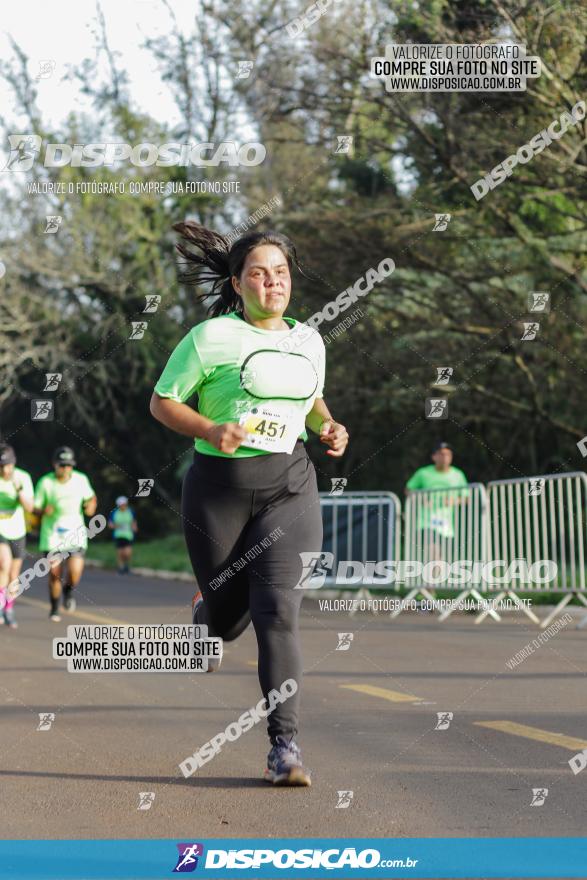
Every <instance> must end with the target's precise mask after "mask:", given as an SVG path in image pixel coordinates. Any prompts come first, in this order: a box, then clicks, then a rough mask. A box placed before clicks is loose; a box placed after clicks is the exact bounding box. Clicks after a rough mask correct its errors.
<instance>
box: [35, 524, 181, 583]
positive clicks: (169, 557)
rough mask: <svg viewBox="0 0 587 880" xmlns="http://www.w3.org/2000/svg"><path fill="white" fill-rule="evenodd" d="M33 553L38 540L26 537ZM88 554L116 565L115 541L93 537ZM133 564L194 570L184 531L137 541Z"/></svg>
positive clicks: (146, 566) (87, 556)
mask: <svg viewBox="0 0 587 880" xmlns="http://www.w3.org/2000/svg"><path fill="white" fill-rule="evenodd" d="M27 550H28V551H29V552H30V553H35V554H37V553H39V547H38V544H37V542H36V541H31V540H29V541H27ZM86 558H87V559H88V560H90V561H92V560H93V561H95V562H102V563H103V564H104V565H105V566H106V567H107V568H116V547H115V546H114V542H113V541H105V540H100V539H99V538H94V539H93V540H92V541H90V542H89V544H88V550H87V553H86ZM131 565H133V566H135V567H136V568H155V569H159V570H161V571H184V572H187V573H188V574H193V572H192V567H191V565H190V560H189V556H188V554H187V550H186V546H185V541H184V538H183V535H181V534H178V535H168V536H167V537H166V538H156V539H154V540H152V541H140V540H138V541H136V543H135V544H134V546H133V554H132V560H131Z"/></svg>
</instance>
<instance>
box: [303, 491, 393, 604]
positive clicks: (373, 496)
mask: <svg viewBox="0 0 587 880" xmlns="http://www.w3.org/2000/svg"><path fill="white" fill-rule="evenodd" d="M320 507H321V510H322V524H323V527H324V540H323V543H322V552H323V553H331V554H332V565H331V566H329V568H328V569H327V575H326V578H325V581H324V586H326V587H328V586H336V587H338V588H341V587H342V588H344V586H348V587H353V586H356V585H357V581H356V578H353V577H352V575H351V577H350V579H348V580H345V579H343V580H341V579H337V571H338V566H339V563H345V562H346V563H350V562H352V561H355V562H359V563H368V562H371V563H374V562H378V561H381V560H393V561H395V560H397V559H399V552H400V531H401V529H400V516H401V505H400V501H399V498H398V497H397V495H395V494H394V493H393V492H376V491H364V492H343V493H342V494H340V495H331V494H328V493H326V492H320ZM349 573H350V572H349ZM392 583H393V579H392V578H391V577H385V578H381V579H379V578H377V584H376V586H386V585H390V584H392ZM361 596H363V597H369V596H370V593H369V590H368V589H367V588H366V586H365V585H364V584H361V586H360V588H359V590H358V593H357V598H358V597H361Z"/></svg>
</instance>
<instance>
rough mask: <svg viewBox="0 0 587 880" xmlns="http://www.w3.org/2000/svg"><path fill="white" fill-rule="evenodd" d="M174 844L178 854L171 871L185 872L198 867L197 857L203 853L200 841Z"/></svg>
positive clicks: (176, 872) (175, 872)
mask: <svg viewBox="0 0 587 880" xmlns="http://www.w3.org/2000/svg"><path fill="white" fill-rule="evenodd" d="M176 846H177V849H178V851H179V855H178V857H177V865H176V866H175V868H174V869H173V873H174V874H187V873H189V872H191V871H195V870H196V868H197V867H198V858H199V857H200V856H203V855H204V847H203V845H202V844H201V843H177V844H176Z"/></svg>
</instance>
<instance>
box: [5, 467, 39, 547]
mask: <svg viewBox="0 0 587 880" xmlns="http://www.w3.org/2000/svg"><path fill="white" fill-rule="evenodd" d="M14 476H15V478H16V480H17V485H19V486H22V491H23V493H24V494H25V496H26V497H27V498H30V499H31V501H32V500H33V494H34V493H33V481H32V480H31V477H30V474H27V472H26V471H23V470H21V469H20V468H17V467H15V468H14ZM25 535H26V522H25V518H24V508H23V506H22V504H21V503H20V501H19V500H18V495H17V494H16V488H15V486H14V485H13V483H12V480H3V479H2V478H1V477H0V536H1V537H2V538H7V539H8V540H9V541H16V540H17V539H18V538H23V537H24V536H25Z"/></svg>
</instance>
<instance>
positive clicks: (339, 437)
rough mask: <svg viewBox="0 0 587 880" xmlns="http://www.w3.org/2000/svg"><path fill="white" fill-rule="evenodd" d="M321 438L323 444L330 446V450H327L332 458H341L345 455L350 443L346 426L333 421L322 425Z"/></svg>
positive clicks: (327, 453)
mask: <svg viewBox="0 0 587 880" xmlns="http://www.w3.org/2000/svg"><path fill="white" fill-rule="evenodd" d="M319 437H320V441H321V442H322V443H325V444H326V445H327V446H330V449H327V450H326V455H331V456H332V458H340V457H341V456H342V455H344V451H345V449H346V448H347V444H348V442H349V435H348V433H347V429H346V428H345V426H344V425H341V424H339V423H338V422H335V421H333V420H332V419H326V420H325V421H324V422H322V424H321V425H320V434H319Z"/></svg>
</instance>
